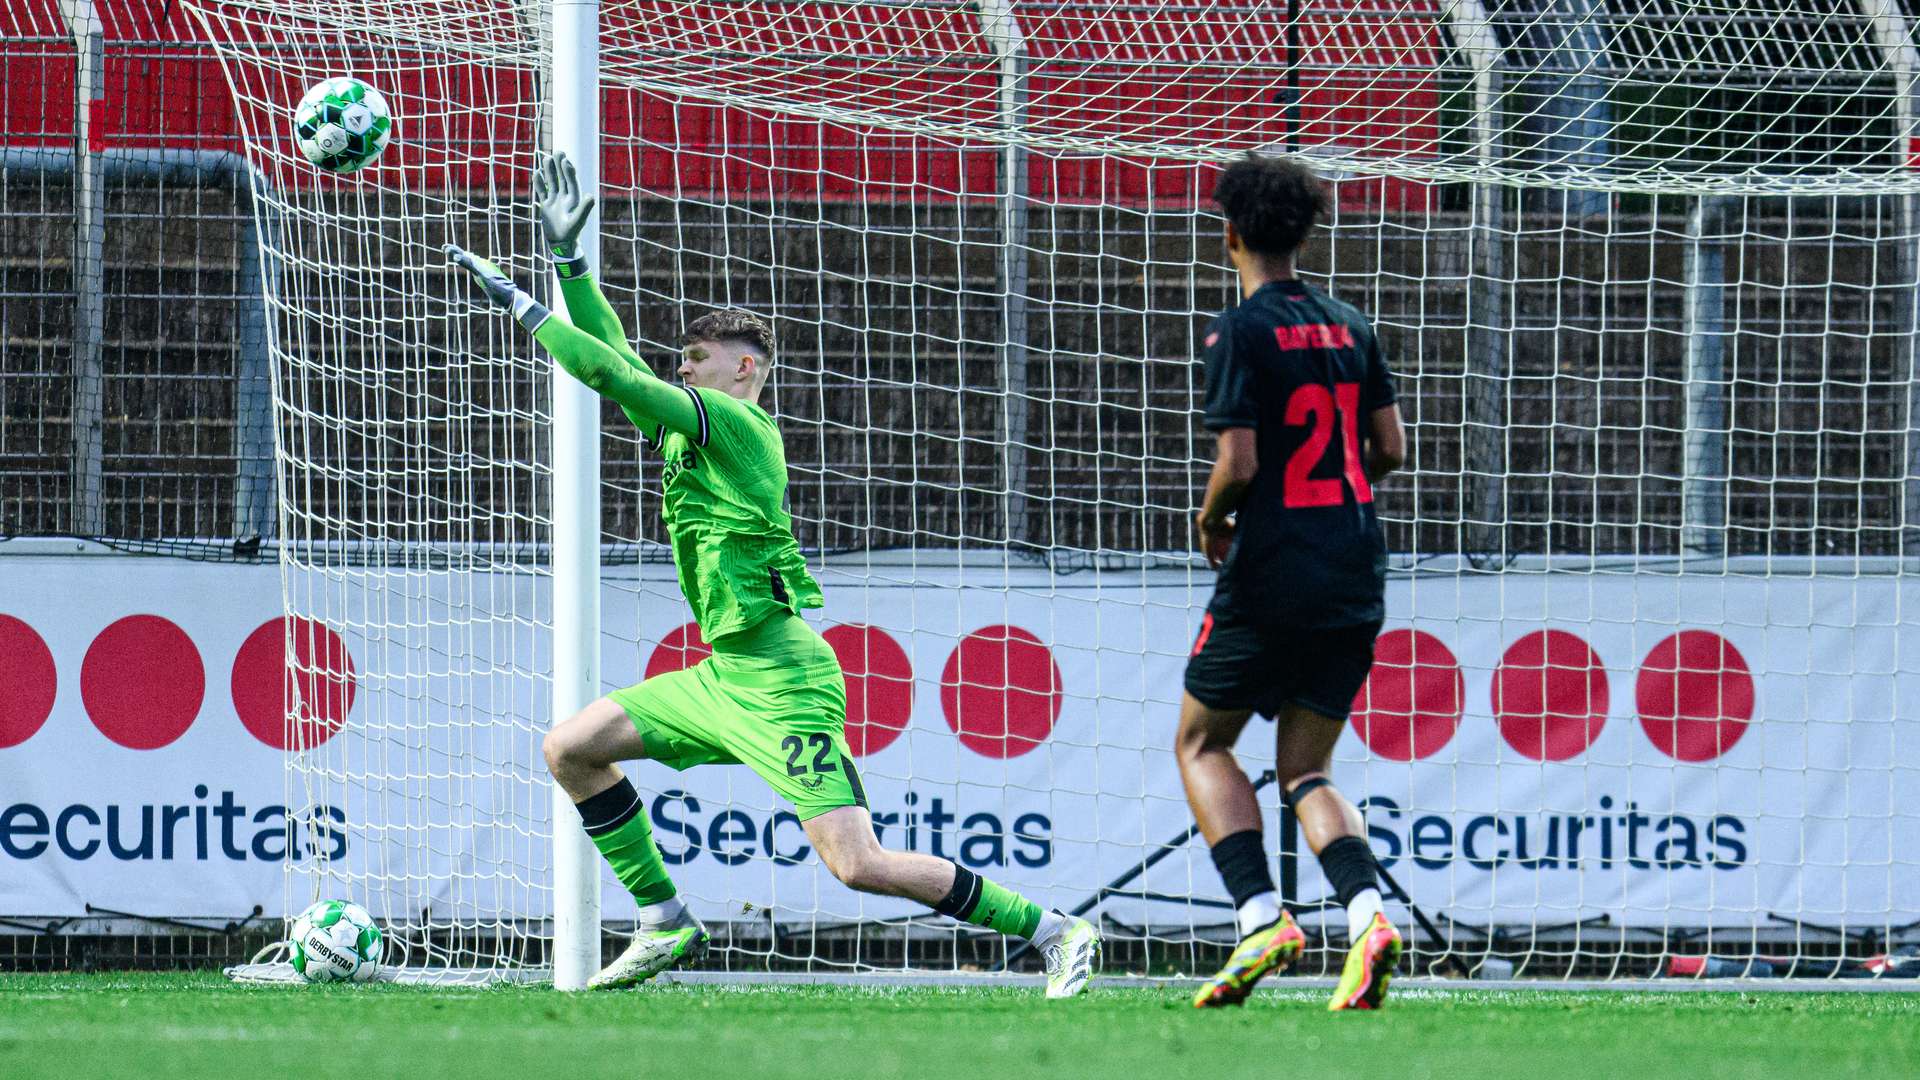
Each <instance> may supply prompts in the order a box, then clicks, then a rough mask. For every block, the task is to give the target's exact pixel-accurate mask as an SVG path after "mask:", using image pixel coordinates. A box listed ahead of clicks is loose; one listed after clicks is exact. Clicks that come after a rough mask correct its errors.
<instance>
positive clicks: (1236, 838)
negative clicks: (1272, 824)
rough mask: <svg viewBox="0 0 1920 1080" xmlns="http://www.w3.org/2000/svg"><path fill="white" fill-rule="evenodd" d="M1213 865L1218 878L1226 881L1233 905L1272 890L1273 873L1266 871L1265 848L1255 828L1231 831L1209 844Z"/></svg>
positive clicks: (1236, 905) (1237, 905)
mask: <svg viewBox="0 0 1920 1080" xmlns="http://www.w3.org/2000/svg"><path fill="white" fill-rule="evenodd" d="M1213 865H1214V868H1215V869H1217V870H1219V871H1220V880H1221V881H1224V882H1226V884H1227V894H1228V895H1229V896H1232V897H1233V906H1234V907H1236V908H1237V907H1239V906H1240V905H1242V904H1244V903H1246V902H1247V901H1248V900H1250V899H1252V898H1253V897H1256V896H1259V895H1260V894H1261V893H1268V892H1272V891H1273V875H1272V874H1271V873H1269V872H1268V871H1267V850H1266V845H1265V844H1263V843H1262V842H1261V840H1260V830H1259V829H1248V830H1246V831H1245V832H1237V833H1234V834H1233V835H1232V836H1229V837H1226V838H1224V839H1222V840H1221V841H1220V842H1219V843H1217V844H1215V845H1213Z"/></svg>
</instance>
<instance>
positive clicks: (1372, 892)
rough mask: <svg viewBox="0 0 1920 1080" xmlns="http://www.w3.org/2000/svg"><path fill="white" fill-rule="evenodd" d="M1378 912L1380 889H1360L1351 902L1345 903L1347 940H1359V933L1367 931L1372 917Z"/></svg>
mask: <svg viewBox="0 0 1920 1080" xmlns="http://www.w3.org/2000/svg"><path fill="white" fill-rule="evenodd" d="M1378 914H1380V890H1379V889H1361V890H1360V893H1359V895H1358V896H1355V897H1354V898H1353V902H1352V903H1350V904H1348V905H1347V940H1348V941H1359V940H1360V935H1361V934H1364V933H1366V932H1367V927H1368V926H1369V925H1370V924H1371V923H1372V922H1373V917H1374V916H1375V915H1378Z"/></svg>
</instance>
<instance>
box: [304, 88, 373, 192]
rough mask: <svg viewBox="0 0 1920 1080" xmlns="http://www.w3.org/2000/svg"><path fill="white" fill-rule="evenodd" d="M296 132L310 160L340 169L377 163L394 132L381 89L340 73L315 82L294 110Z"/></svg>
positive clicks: (323, 166) (341, 170)
mask: <svg viewBox="0 0 1920 1080" xmlns="http://www.w3.org/2000/svg"><path fill="white" fill-rule="evenodd" d="M293 135H294V138H295V139H296V140H298V141H299V143H300V152H301V153H302V154H304V155H306V158H307V160H308V161H311V162H313V163H314V164H315V165H318V166H320V167H321V168H323V169H325V170H327V171H328V172H336V173H351V172H358V171H360V170H361V169H364V168H366V167H367V166H368V165H371V164H373V163H374V161H375V160H377V159H378V158H379V157H380V152H381V151H382V150H385V149H386V148H387V140H388V139H389V138H390V137H392V135H393V116H392V115H391V114H390V113H388V112H387V99H386V98H384V97H381V96H380V91H378V90H375V89H374V88H373V87H371V86H368V85H367V84H366V83H364V82H361V81H360V80H359V79H355V78H349V77H346V76H342V77H340V78H337V79H327V80H324V81H322V82H320V83H317V84H315V86H314V88H313V89H311V90H309V91H307V96H306V97H303V98H301V99H300V104H299V106H297V107H296V108H295V109H294V110H293Z"/></svg>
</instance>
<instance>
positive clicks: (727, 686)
mask: <svg viewBox="0 0 1920 1080" xmlns="http://www.w3.org/2000/svg"><path fill="white" fill-rule="evenodd" d="M774 620H779V623H778V625H777V626H775V627H770V628H766V630H763V629H762V628H761V627H755V628H754V629H753V630H749V631H747V632H746V634H743V635H740V636H741V637H743V638H752V639H756V640H754V641H753V642H751V643H749V644H747V645H745V646H743V645H741V644H735V643H731V642H730V643H729V645H731V648H727V649H722V650H717V651H716V652H715V653H714V654H713V655H712V656H710V657H708V658H707V659H705V660H702V661H701V662H700V663H698V664H695V665H693V666H692V667H690V668H685V669H682V670H680V671H675V672H671V673H669V674H666V675H656V676H654V677H653V678H651V679H648V680H647V681H645V682H643V683H641V684H639V685H638V686H629V687H627V688H626V689H624V690H616V691H614V692H613V694H612V695H611V697H612V698H613V700H614V701H616V702H618V703H619V704H620V707H621V708H623V709H625V710H626V711H627V716H628V718H629V719H631V720H632V721H633V726H634V728H635V729H636V730H638V731H639V732H640V737H641V739H642V740H643V741H644V742H645V743H646V748H647V757H648V758H650V759H651V760H654V761H658V762H660V763H661V764H663V765H666V766H669V767H670V768H674V769H686V768H690V767H692V766H694V765H745V766H747V767H748V768H750V769H752V770H753V771H754V772H757V773H759V774H760V775H761V777H762V778H764V779H765V780H766V781H767V783H768V784H770V785H771V786H772V787H773V790H774V791H775V792H776V793H777V794H779V796H780V797H781V798H783V799H785V800H787V801H788V802H789V803H792V804H793V809H794V813H795V814H796V815H798V816H799V818H800V820H802V821H805V820H806V819H808V818H810V817H815V816H817V815H820V814H824V813H826V812H827V811H829V810H834V809H838V808H839V807H842V806H865V805H867V793H866V790H865V789H864V788H862V787H861V786H860V774H859V773H858V772H856V771H855V770H854V767H853V757H852V755H850V754H848V753H847V740H846V722H847V687H846V682H845V681H844V678H843V676H842V675H841V672H840V662H839V660H838V659H837V658H835V656H834V655H833V648H832V647H831V646H829V645H828V644H827V643H826V641H825V640H824V639H822V638H821V637H820V635H819V634H816V633H814V632H813V630H812V629H811V628H809V627H808V626H807V625H806V623H804V622H802V621H801V620H800V619H799V618H798V617H797V616H791V615H778V614H777V615H775V616H773V617H772V619H771V620H769V622H772V621H774Z"/></svg>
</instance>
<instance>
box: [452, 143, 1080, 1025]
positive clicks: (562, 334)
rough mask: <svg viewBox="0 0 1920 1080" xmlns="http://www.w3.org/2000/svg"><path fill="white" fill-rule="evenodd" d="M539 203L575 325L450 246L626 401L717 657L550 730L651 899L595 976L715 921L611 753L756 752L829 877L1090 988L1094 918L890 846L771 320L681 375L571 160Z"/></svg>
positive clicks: (641, 961) (695, 951) (670, 954)
mask: <svg viewBox="0 0 1920 1080" xmlns="http://www.w3.org/2000/svg"><path fill="white" fill-rule="evenodd" d="M534 198H535V202H536V206H537V209H538V210H539V216H540V223H541V226H542V228H543V229H544V230H545V233H546V237H547V242H548V244H549V245H550V246H551V247H552V249H553V258H554V270H555V273H556V274H557V275H558V277H559V278H560V293H561V297H562V298H563V299H564V301H565V304H566V310H567V313H568V315H569V316H570V317H571V320H572V321H571V322H569V321H567V320H565V319H555V318H552V317H551V316H552V313H551V312H549V311H548V310H547V309H546V308H545V307H543V306H542V305H541V304H540V303H539V302H538V301H536V300H534V298H533V297H531V296H529V295H528V294H527V293H526V292H525V291H523V290H522V289H520V288H519V287H518V286H517V285H515V284H514V283H513V281H512V280H511V279H509V278H508V277H507V276H506V274H504V273H502V272H501V270H500V269H499V268H498V267H496V266H494V265H493V264H492V263H489V262H487V261H486V260H484V259H481V258H478V257H476V256H474V255H472V254H469V253H468V252H465V251H462V250H461V249H460V248H458V247H455V246H453V245H448V246H447V255H448V257H449V258H450V259H451V260H452V261H453V262H454V263H455V264H457V265H458V266H460V267H461V268H463V269H465V270H466V271H467V272H468V273H469V274H471V275H472V276H473V278H474V280H475V281H476V282H478V283H479V285H480V287H481V288H482V289H484V290H485V291H486V293H487V295H488V296H489V297H490V298H492V300H493V301H494V303H496V304H498V305H499V306H500V307H502V308H505V309H507V310H508V311H510V312H512V314H513V317H514V318H515V319H517V320H518V321H519V322H520V325H522V326H524V327H526V328H527V330H528V332H530V333H532V334H533V336H534V339H535V340H536V341H538V342H539V343H540V344H541V345H542V346H544V347H545V348H546V350H547V351H548V352H550V353H552V354H553V357H554V359H555V360H556V361H557V362H558V363H559V364H560V366H561V367H563V368H565V369H566V370H567V371H568V372H569V373H570V374H572V375H573V376H574V377H575V378H577V379H579V380H580V381H581V382H584V383H586V384H587V385H588V386H589V387H591V388H593V390H594V392H595V393H598V394H600V395H601V396H602V397H606V398H609V399H611V400H613V401H614V402H616V403H618V404H619V406H620V407H621V409H622V410H624V411H625V412H626V414H627V418H628V419H629V420H631V421H633V423H634V426H636V427H638V428H639V429H640V434H641V436H642V438H643V439H644V440H645V441H646V443H647V446H648V448H649V449H651V450H653V451H655V452H657V453H658V454H660V456H661V459H662V461H663V462H664V466H663V469H662V486H663V487H664V489H665V498H664V511H665V517H666V524H667V533H668V536H669V539H670V540H671V542H672V547H673V561H674V566H675V567H676V569H677V571H678V574H679V579H680V590H681V592H683V593H685V594H686V597H687V602H688V603H689V604H691V605H692V607H693V614H694V619H695V620H696V621H697V622H698V623H699V625H700V632H701V634H702V636H703V637H705V639H706V640H707V641H708V642H709V643H710V644H711V645H712V647H713V655H712V656H710V657H708V658H707V659H706V660H704V661H702V662H700V663H698V664H696V665H694V666H693V667H690V668H687V669H685V670H682V671H676V672H673V673H671V674H667V675H660V676H657V677H655V678H651V679H648V680H646V681H645V682H643V683H641V684H639V685H638V686H630V687H627V688H626V689H624V690H620V691H617V692H615V693H614V694H612V695H610V696H608V697H604V698H601V699H600V700H598V701H596V702H594V703H593V704H591V705H589V706H587V707H586V708H585V709H583V710H581V711H580V712H579V714H577V715H575V716H573V717H570V718H568V719H567V720H566V721H565V722H564V723H561V724H559V725H557V726H555V727H554V729H553V730H552V731H551V732H549V733H548V734H547V738H546V742H545V746H544V749H545V752H546V758H547V765H548V767H549V768H551V769H552V770H553V777H554V779H555V781H557V782H558V783H559V784H560V786H561V787H562V788H564V789H566V791H567V794H569V795H570V796H572V798H573V800H574V804H575V805H576V806H577V807H578V808H579V811H580V818H581V821H582V823H583V824H584V825H585V826H586V830H587V834H588V835H589V836H591V837H592V838H593V843H594V846H595V847H597V848H599V849H600V853H601V854H602V855H604V856H605V857H606V859H607V862H608V863H610V864H611V865H612V866H613V871H614V874H615V876H617V877H618V878H619V879H620V882H621V884H623V885H625V886H626V887H627V890H628V891H629V892H631V893H632V894H633V898H634V901H635V902H636V903H638V904H639V906H640V915H639V926H640V929H639V931H638V932H637V933H636V934H635V935H634V940H633V944H632V945H631V946H630V947H628V949H627V950H626V951H625V952H624V953H622V954H621V955H620V957H619V958H618V959H616V960H614V962H613V963H611V964H609V965H607V967H606V968H605V969H603V970H602V971H601V972H600V973H599V974H597V975H595V976H594V977H593V978H592V979H591V980H590V981H589V982H588V984H587V985H588V986H589V987H594V988H603V987H622V986H632V985H635V984H637V983H641V982H644V981H646V980H647V979H650V978H652V977H653V976H655V975H657V974H659V973H660V972H662V971H665V970H667V969H669V968H672V967H675V966H678V965H680V964H684V963H687V962H688V961H690V960H692V959H693V958H695V957H697V956H698V955H699V954H700V953H701V952H703V951H704V950H705V948H706V945H707V934H706V931H705V930H704V929H703V928H702V927H701V925H700V923H699V921H698V920H696V919H695V918H694V917H693V914H692V913H691V912H689V911H688V910H687V908H686V905H684V904H683V903H681V901H680V899H679V898H678V896H677V894H676V890H675V888H674V884H673V881H672V879H671V878H669V877H668V876H667V869H666V866H665V864H664V863H662V861H661V859H660V850H659V848H658V847H656V846H655V844H654V840H653V831H652V829H651V827H650V825H649V822H648V820H647V814H646V811H645V809H644V807H643V801H642V799H641V796H640V793H639V792H638V791H636V790H634V786H633V782H632V781H631V780H628V779H627V778H626V776H625V775H624V774H622V773H621V771H620V768H619V766H618V765H617V764H616V762H621V761H628V760H632V759H635V758H649V759H652V760H654V761H658V762H660V763H661V764H663V765H666V766H668V767H670V768H674V769H685V768H688V767H690V766H693V765H705V764H736V763H737V764H744V765H746V766H747V767H749V768H751V769H752V770H753V771H754V772H756V773H759V774H760V776H761V777H763V778H764V779H765V780H766V781H767V783H768V784H770V785H772V787H773V790H774V791H775V792H777V793H778V794H779V795H780V797H781V798H783V799H786V800H787V801H788V802H790V803H792V804H793V808H794V813H795V814H796V815H797V816H798V817H799V818H800V822H801V826H802V827H803V828H804V829H805V830H806V833H807V839H808V840H809V841H811V842H812V844H813V847H814V850H816V851H818V852H819V853H820V858H821V860H822V861H823V862H825V863H826V865H827V869H828V870H830V871H832V872H833V876H834V877H837V878H839V879H840V880H841V881H842V882H844V883H846V884H847V885H848V886H850V887H852V888H855V889H858V890H860V891H862V892H870V893H880V894H883V895H887V896H901V897H906V898H908V899H911V900H917V901H919V902H920V903H923V904H926V905H928V906H929V907H931V908H932V909H933V910H935V911H937V912H939V913H941V914H943V915H948V916H951V917H953V918H956V919H964V920H966V921H967V922H970V923H974V924H975V925H978V926H985V927H989V928H991V929H994V930H998V931H1000V932H1001V933H1004V934H1012V935H1015V936H1017V937H1023V938H1027V939H1029V940H1031V941H1032V942H1033V944H1034V945H1035V946H1036V947H1037V948H1038V949H1039V950H1040V952H1041V955H1042V957H1043V958H1044V959H1045V961H1046V967H1047V996H1048V997H1072V996H1074V995H1075V994H1078V993H1080V992H1081V991H1082V990H1084V989H1085V988H1086V985H1087V982H1088V979H1089V978H1090V977H1091V976H1092V974H1093V968H1094V965H1095V963H1096V962H1097V961H1098V957H1099V952H1100V936H1099V933H1098V931H1096V930H1095V929H1094V928H1093V926H1092V925H1091V924H1089V923H1088V922H1087V921H1086V920H1084V919H1079V918H1074V917H1071V916H1067V915H1062V914H1060V913H1059V912H1050V911H1043V910H1041V908H1040V907H1039V905H1037V904H1035V903H1034V902H1033V901H1031V900H1028V899H1027V898H1026V897H1024V896H1021V895H1019V894H1018V893H1015V892H1013V891H1011V890H1009V889H1006V888H1003V887H1001V886H999V885H996V884H995V883H993V882H991V881H988V880H987V879H986V878H983V877H980V876H978V875H976V874H975V873H973V872H972V871H971V870H968V869H966V868H965V867H963V866H960V865H958V864H957V863H954V862H951V861H949V860H947V859H941V858H936V857H934V856H931V855H920V854H914V853H911V852H902V851H890V850H888V849H886V848H883V847H881V846H880V842H879V840H878V839H877V838H876V837H875V835H874V831H873V821H872V818H871V817H870V816H869V815H868V813H867V802H866V794H865V792H864V791H863V790H862V789H861V786H860V775H859V773H858V772H856V771H855V769H854V765H853V759H852V756H851V755H849V754H848V753H847V743H846V738H845V732H844V726H845V723H846V713H847V701H846V685H845V683H844V681H843V679H842V675H841V672H840V664H839V661H838V660H837V659H835V657H834V654H833V649H832V648H831V647H830V646H828V645H827V643H826V641H825V640H824V639H822V638H821V637H820V635H819V634H817V633H815V632H814V631H813V629H812V628H811V627H809V626H808V625H807V624H806V623H805V622H804V621H802V619H801V618H800V614H799V613H800V611H801V610H802V609H804V608H817V607H820V606H821V604H822V600H821V596H820V586H819V585H818V584H816V583H815V582H814V580H813V577H812V575H811V574H809V573H808V572H807V567H806V562H805V560H803V559H802V558H801V555H800V547H799V544H798V543H796V542H795V541H794V538H793V524H792V519H791V518H790V517H788V515H787V512H786V510H785V509H784V508H783V505H782V504H783V503H784V501H785V498H786V491H787V460H786V452H785V450H784V449H783V447H782V444H781V441H780V431H779V429H778V428H777V427H776V426H775V425H774V421H773V418H772V417H771V416H769V415H768V414H767V412H766V411H765V410H764V409H762V408H761V407H760V405H759V403H758V402H759V397H760V390H761V387H763V386H764V385H765V384H766V381H767V375H768V372H769V371H771V369H772V366H773V354H774V340H773V331H772V329H771V328H770V327H769V326H768V324H767V323H766V322H765V321H763V320H761V319H760V318H759V317H757V316H755V315H753V314H752V313H750V312H746V311H740V310H728V311H718V312H714V313H712V314H709V315H705V316H703V317H701V318H699V319H695V320H694V321H693V322H692V323H691V324H689V325H688V326H687V329H686V334H685V337H684V350H683V352H682V354H681V357H680V364H679V368H678V374H679V376H680V378H681V380H682V381H681V383H680V384H678V385H675V384H672V383H668V382H664V381H662V380H660V379H658V378H656V377H655V376H654V374H653V373H652V371H650V370H649V369H648V367H647V365H646V363H645V362H644V361H642V360H641V359H640V357H639V356H638V355H636V354H635V353H634V351H633V349H632V348H631V347H629V346H628V344H627V339H626V331H625V330H624V329H622V327H621V325H620V319H619V317H618V316H617V315H615V314H614V313H613V308H612V307H611V306H610V305H609V304H608V303H607V298H606V296H605V295H604V294H602V293H601V291H600V288H599V286H598V285H596V284H595V283H594V281H593V278H592V277H591V276H590V275H589V273H588V267H587V265H586V260H585V258H584V257H583V256H581V255H580V254H579V253H578V252H577V251H576V249H575V244H576V242H577V241H578V239H579V236H580V234H581V232H583V231H584V230H585V228H586V225H587V218H588V215H589V214H590V213H591V212H592V210H593V203H594V200H593V199H592V198H591V197H586V198H583V197H582V196H581V193H580V188H579V181H578V178H577V176H576V175H575V172H574V168H573V165H572V164H571V163H570V162H569V161H567V159H566V158H565V157H564V156H555V157H553V158H551V159H549V160H547V161H545V162H544V163H542V164H541V165H540V166H539V167H538V168H537V170H536V172H535V176H534Z"/></svg>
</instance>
